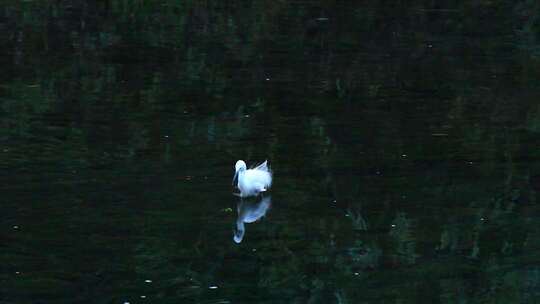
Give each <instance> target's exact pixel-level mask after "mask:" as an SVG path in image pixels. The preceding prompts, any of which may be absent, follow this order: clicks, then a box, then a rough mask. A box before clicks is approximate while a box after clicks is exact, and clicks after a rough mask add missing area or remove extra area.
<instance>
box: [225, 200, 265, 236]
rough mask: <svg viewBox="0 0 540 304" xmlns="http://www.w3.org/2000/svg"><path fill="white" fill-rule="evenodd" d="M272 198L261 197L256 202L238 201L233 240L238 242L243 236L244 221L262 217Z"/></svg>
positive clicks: (248, 221)
mask: <svg viewBox="0 0 540 304" xmlns="http://www.w3.org/2000/svg"><path fill="white" fill-rule="evenodd" d="M271 202H272V200H271V197H270V196H265V197H263V198H262V199H261V200H260V201H259V202H258V203H253V202H243V201H240V202H239V203H238V218H237V219H236V231H235V232H234V237H233V239H234V242H235V243H240V242H242V239H243V238H244V234H245V232H246V228H245V226H244V223H253V222H255V221H257V220H258V219H260V218H261V217H263V216H264V215H265V214H266V212H267V211H268V208H270V204H271Z"/></svg>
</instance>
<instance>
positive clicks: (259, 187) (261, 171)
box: [233, 160, 272, 197]
mask: <svg viewBox="0 0 540 304" xmlns="http://www.w3.org/2000/svg"><path fill="white" fill-rule="evenodd" d="M234 167H235V173H234V177H233V182H234V180H235V179H236V178H237V177H238V189H240V197H247V196H253V195H257V194H259V193H261V192H264V191H266V190H268V189H269V188H270V186H271V185H272V172H271V171H270V169H269V168H268V161H266V160H265V161H264V162H263V163H262V164H260V165H258V166H257V167H255V168H253V169H247V166H246V163H245V162H244V161H243V160H239V161H237V162H236V165H235V166H234Z"/></svg>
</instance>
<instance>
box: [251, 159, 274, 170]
mask: <svg viewBox="0 0 540 304" xmlns="http://www.w3.org/2000/svg"><path fill="white" fill-rule="evenodd" d="M253 170H262V171H270V170H269V169H268V160H265V161H264V163H262V164H260V165H258V166H257V167H255V168H253Z"/></svg>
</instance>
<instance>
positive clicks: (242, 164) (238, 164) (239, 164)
mask: <svg viewBox="0 0 540 304" xmlns="http://www.w3.org/2000/svg"><path fill="white" fill-rule="evenodd" d="M234 169H235V171H236V172H238V171H240V170H246V169H247V166H246V163H245V162H244V161H243V160H239V161H237V162H236V165H234Z"/></svg>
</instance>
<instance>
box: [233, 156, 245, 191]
mask: <svg viewBox="0 0 540 304" xmlns="http://www.w3.org/2000/svg"><path fill="white" fill-rule="evenodd" d="M246 168H247V166H246V163H245V162H244V161H243V160H239V161H237V162H236V165H234V176H233V185H234V182H235V181H236V178H237V177H238V172H242V171H246Z"/></svg>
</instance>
